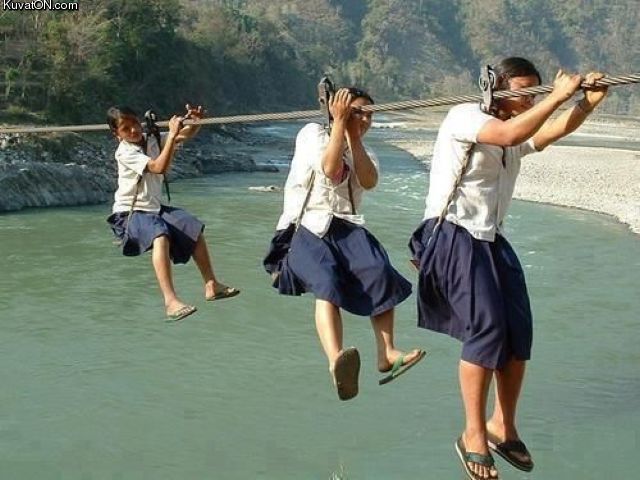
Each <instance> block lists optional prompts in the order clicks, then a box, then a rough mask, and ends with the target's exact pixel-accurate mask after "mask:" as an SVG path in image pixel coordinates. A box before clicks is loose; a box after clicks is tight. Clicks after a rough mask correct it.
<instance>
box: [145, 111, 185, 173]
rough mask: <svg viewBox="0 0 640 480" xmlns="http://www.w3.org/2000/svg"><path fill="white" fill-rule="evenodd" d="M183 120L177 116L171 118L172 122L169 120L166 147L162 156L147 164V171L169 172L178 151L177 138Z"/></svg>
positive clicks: (161, 153)
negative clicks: (174, 155) (174, 154)
mask: <svg viewBox="0 0 640 480" xmlns="http://www.w3.org/2000/svg"><path fill="white" fill-rule="evenodd" d="M182 120H183V118H182V117H178V116H176V115H174V116H173V117H171V120H169V135H167V139H166V140H165V142H164V147H162V151H161V152H160V155H158V156H157V157H156V158H152V159H151V160H149V162H148V163H147V171H149V172H151V173H165V172H166V171H167V170H169V167H170V166H171V159H172V158H173V153H174V152H175V149H176V144H177V142H176V138H177V136H178V132H179V131H180V129H181V126H182Z"/></svg>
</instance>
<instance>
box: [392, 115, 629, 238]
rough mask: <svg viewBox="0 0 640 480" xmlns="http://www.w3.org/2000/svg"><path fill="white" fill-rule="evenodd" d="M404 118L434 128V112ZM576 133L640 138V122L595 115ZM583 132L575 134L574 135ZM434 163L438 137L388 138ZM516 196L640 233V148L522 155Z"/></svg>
mask: <svg viewBox="0 0 640 480" xmlns="http://www.w3.org/2000/svg"><path fill="white" fill-rule="evenodd" d="M412 117H413V118H404V119H403V121H404V122H405V124H406V127H405V128H429V129H430V128H433V127H434V125H437V122H436V121H435V119H434V118H433V116H429V118H427V119H425V120H426V121H420V120H418V119H416V118H415V116H413V115H412ZM577 133H580V134H583V135H584V134H585V133H587V134H589V135H593V136H594V137H595V138H597V136H598V135H599V134H601V135H602V136H603V138H606V137H607V136H612V135H613V136H615V137H617V138H621V139H623V140H624V139H630V140H636V141H637V140H638V139H640V122H638V121H637V119H634V118H631V119H627V118H615V119H614V118H611V117H609V116H607V117H606V118H595V119H594V120H593V121H590V122H589V123H588V124H585V125H584V126H583V128H581V129H579V130H578V132H577ZM576 137H578V138H579V135H575V136H574V138H576ZM388 143H389V144H391V145H394V146H395V147H397V148H400V149H402V150H405V151H406V152H408V153H409V154H411V155H412V156H413V157H414V158H416V159H417V160H419V161H421V162H423V163H426V164H429V162H430V161H431V150H432V148H433V142H430V141H419V140H410V139H398V140H392V141H389V142H388ZM514 198H516V199H519V200H525V201H531V202H537V203H546V204H551V205H558V206H563V207H571V208H578V209H582V210H589V211H592V212H597V213H603V214H607V215H611V216H613V217H615V218H616V219H617V220H618V221H620V222H622V223H624V224H626V225H628V226H629V228H630V229H631V231H632V232H634V233H636V234H638V235H640V151H638V150H630V149H624V148H609V147H606V148H602V147H586V146H573V145H571V146H566V145H552V146H550V147H548V148H546V149H545V150H544V151H542V152H539V153H536V154H532V155H529V156H527V157H525V158H523V160H522V167H521V171H520V175H519V177H518V181H517V183H516V189H515V192H514Z"/></svg>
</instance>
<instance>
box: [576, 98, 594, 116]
mask: <svg viewBox="0 0 640 480" xmlns="http://www.w3.org/2000/svg"><path fill="white" fill-rule="evenodd" d="M582 102H584V98H583V99H582V100H580V101H579V102H578V103H576V107H578V108H579V109H580V110H582V112H583V113H585V114H587V115H589V114H590V113H591V112H593V108H587V107H585V106H584V104H583V103H582Z"/></svg>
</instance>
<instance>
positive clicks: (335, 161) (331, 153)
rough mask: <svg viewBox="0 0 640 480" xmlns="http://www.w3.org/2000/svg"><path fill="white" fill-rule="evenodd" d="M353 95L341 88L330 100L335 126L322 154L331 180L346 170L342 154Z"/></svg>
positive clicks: (323, 163)
mask: <svg viewBox="0 0 640 480" xmlns="http://www.w3.org/2000/svg"><path fill="white" fill-rule="evenodd" d="M352 100H353V95H351V94H350V93H349V90H348V89H346V88H341V89H340V90H338V91H337V92H336V93H335V95H333V96H332V97H331V98H329V111H330V112H331V115H332V116H333V126H332V127H331V135H330V136H329V144H328V145H327V148H325V150H324V153H323V154H322V171H323V172H324V174H325V175H326V176H327V177H329V178H336V176H338V175H339V174H340V172H342V169H343V168H344V160H343V159H342V152H343V151H344V135H345V132H346V129H347V120H348V118H349V115H350V113H351V102H352Z"/></svg>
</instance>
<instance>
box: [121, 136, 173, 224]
mask: <svg viewBox="0 0 640 480" xmlns="http://www.w3.org/2000/svg"><path fill="white" fill-rule="evenodd" d="M144 136H145V138H146V134H144ZM166 137H167V133H166V132H163V133H161V134H160V142H161V143H162V144H163V145H164V142H165V141H166ZM159 155H160V147H159V146H158V142H157V141H156V138H155V136H153V135H151V136H150V137H149V138H148V142H147V154H145V153H144V149H143V148H142V147H141V146H140V145H136V144H135V143H129V142H126V141H124V140H121V141H120V144H119V145H118V148H117V149H116V161H117V162H118V189H117V190H116V193H115V195H114V197H115V202H114V203H113V209H112V210H113V212H114V213H115V212H128V211H129V210H130V209H131V204H132V202H133V200H134V197H136V200H135V207H134V208H135V209H136V210H140V211H143V212H153V213H158V212H159V211H160V200H161V199H162V181H163V175H162V174H159V173H151V172H149V171H147V164H148V163H149V160H151V159H153V158H157V157H158V156H159ZM140 177H142V181H141V182H140V186H139V187H137V190H138V194H137V196H136V186H137V185H138V179H139V178H140Z"/></svg>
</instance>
